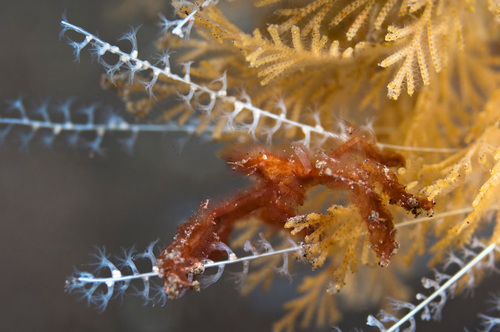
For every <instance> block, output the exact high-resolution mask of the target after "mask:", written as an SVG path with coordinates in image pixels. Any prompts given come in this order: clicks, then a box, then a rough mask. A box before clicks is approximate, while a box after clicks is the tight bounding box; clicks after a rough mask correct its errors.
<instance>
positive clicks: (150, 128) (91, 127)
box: [0, 118, 197, 133]
mask: <svg viewBox="0 0 500 332" xmlns="http://www.w3.org/2000/svg"><path fill="white" fill-rule="evenodd" d="M0 124H7V125H9V124H10V125H20V126H29V127H31V128H32V129H33V130H37V129H41V128H45V129H52V130H54V131H55V132H61V131H98V132H102V131H106V132H109V131H114V132H129V131H132V132H187V133H194V132H195V131H196V128H197V127H196V126H195V125H189V124H186V125H183V126H179V125H177V124H175V123H165V124H130V123H127V122H125V121H120V122H118V123H103V124H92V123H84V124H79V123H72V122H69V123H56V122H47V121H36V120H31V119H26V118H22V119H14V118H3V119H2V118H0Z"/></svg>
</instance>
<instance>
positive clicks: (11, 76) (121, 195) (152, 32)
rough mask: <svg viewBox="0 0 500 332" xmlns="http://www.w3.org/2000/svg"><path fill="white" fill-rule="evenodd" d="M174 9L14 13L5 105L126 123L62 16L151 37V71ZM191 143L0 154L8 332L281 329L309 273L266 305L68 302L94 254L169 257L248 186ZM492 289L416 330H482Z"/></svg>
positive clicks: (57, 4) (162, 140)
mask: <svg viewBox="0 0 500 332" xmlns="http://www.w3.org/2000/svg"><path fill="white" fill-rule="evenodd" d="M167 5H168V0H147V1H146V0H86V1H74V0H73V1H71V0H16V1H4V2H3V3H2V6H1V8H2V9H1V11H0V45H2V48H1V51H0V68H1V70H0V72H1V73H2V75H1V78H0V101H1V102H7V101H9V100H12V99H15V98H17V97H18V96H19V95H22V96H23V97H24V100H25V104H26V106H27V107H28V108H30V107H35V106H36V105H39V104H40V103H41V102H42V101H44V100H47V99H50V100H51V101H52V102H54V103H56V104H57V103H59V102H61V101H64V100H65V99H67V98H69V97H76V98H77V99H76V100H77V102H78V103H82V104H91V103H96V102H97V103H100V104H103V105H109V106H111V107H113V108H114V109H116V110H117V111H118V112H120V111H121V110H122V109H123V105H122V104H121V102H120V100H119V99H118V98H117V97H116V96H115V94H114V93H113V92H112V91H103V90H102V89H101V88H100V85H99V80H100V76H101V73H102V68H101V67H100V66H99V65H96V64H95V63H94V64H92V63H91V59H90V56H88V53H87V52H83V53H82V61H81V63H80V64H78V65H77V64H75V63H74V57H73V54H72V49H71V48H70V47H69V46H68V45H66V43H65V42H64V41H60V40H59V39H58V35H59V31H60V26H59V21H60V18H61V15H62V13H63V12H66V14H67V17H68V19H69V20H70V22H72V23H74V24H76V25H79V26H81V27H83V28H85V29H86V30H88V31H90V32H98V34H99V36H100V37H102V38H103V39H104V40H108V41H110V42H113V41H115V40H116V39H117V38H119V37H120V36H121V35H122V34H123V33H124V32H127V31H128V30H129V28H130V26H134V27H135V26H138V25H142V27H141V29H140V30H139V33H138V42H139V53H140V54H141V57H142V58H146V59H148V58H150V57H151V56H153V55H155V54H156V53H155V52H156V50H155V48H154V39H155V37H156V36H157V34H158V31H159V29H158V27H157V25H156V24H157V22H158V16H157V14H158V13H159V12H163V13H166V12H167V11H168V10H169V8H168V6H167ZM5 105H6V104H3V105H2V106H1V108H0V109H4V108H5V107H6V106H5ZM180 139H181V138H180V137H176V136H172V135H170V136H169V135H158V134H151V135H141V136H140V138H139V140H138V141H137V144H136V148H135V149H134V153H133V155H132V156H128V155H127V154H125V153H123V152H121V151H119V150H115V149H112V148H110V149H108V150H107V151H106V155H105V156H103V157H94V158H92V157H90V156H89V155H88V153H86V152H85V151H76V152H75V151H68V149H64V148H61V149H59V148H55V149H53V150H47V149H41V148H39V147H36V146H35V147H33V148H32V149H30V152H29V153H23V152H20V151H18V148H17V147H18V144H16V142H15V138H14V139H11V140H9V141H8V142H7V143H6V144H5V145H4V146H2V147H0V149H1V150H0V158H1V162H0V202H1V208H0V263H1V273H0V294H1V296H0V330H2V331H55V330H57V331H101V330H107V331H212V330H213V331H269V330H270V329H271V326H272V322H273V321H275V320H276V319H277V318H279V317H280V316H281V315H282V314H283V311H282V304H283V303H284V302H286V301H287V300H289V299H292V298H293V297H294V296H295V295H296V294H295V287H296V286H297V285H298V283H299V282H300V275H301V274H303V273H304V272H301V271H300V269H299V271H296V272H294V274H295V278H294V281H293V283H292V284H291V285H290V284H289V283H288V281H287V280H286V279H283V278H279V277H278V278H277V279H278V280H277V282H276V283H275V285H274V286H273V287H272V289H271V291H270V292H269V293H262V292H260V291H256V292H254V293H253V294H251V295H250V296H248V297H242V296H241V295H240V294H239V293H238V290H236V289H235V287H234V284H233V282H231V281H227V280H226V281H219V282H218V283H216V284H215V285H213V286H211V287H209V288H207V289H206V290H203V291H202V292H201V293H200V294H198V293H194V292H191V293H188V294H187V295H186V296H184V297H183V298H181V299H179V300H176V301H169V302H168V303H167V305H166V306H165V307H152V306H143V305H142V301H141V300H140V299H138V298H135V297H130V298H129V297H125V298H124V301H123V302H121V301H120V300H117V301H116V300H115V301H112V302H111V303H110V305H109V307H108V308H107V309H106V311H105V312H104V313H98V312H96V310H94V309H93V308H88V307H87V306H86V304H85V303H83V302H80V301H77V299H76V296H74V295H68V294H66V293H65V292H64V281H65V279H66V278H67V277H68V276H69V275H70V274H71V273H72V271H73V266H75V267H76V268H78V269H80V270H86V269H89V266H88V265H86V264H87V263H91V262H93V258H92V257H91V256H90V255H91V254H92V253H95V252H96V250H95V248H94V246H99V247H102V246H105V247H106V250H107V252H109V253H117V254H118V253H119V252H120V250H121V248H123V247H125V248H128V247H131V246H133V245H135V247H136V248H137V249H138V250H142V249H144V248H145V247H146V246H147V245H148V244H149V243H150V242H152V241H154V240H156V239H159V240H160V244H168V243H169V242H170V241H171V239H172V237H173V235H174V234H175V227H176V226H177V224H178V223H180V222H181V221H182V220H184V219H186V218H188V217H189V216H190V215H192V213H193V212H194V211H196V209H197V207H198V204H199V202H201V201H202V200H204V199H207V198H214V197H224V195H227V194H228V193H231V192H233V191H234V190H236V189H238V188H242V187H244V186H245V185H246V184H247V182H246V181H244V180H242V179H240V178H237V177H235V176H234V175H233V174H232V172H231V171H229V170H228V169H227V168H226V166H225V163H224V162H223V161H221V160H219V159H218V158H217V156H216V151H217V150H218V148H219V147H218V146H217V145H215V144H213V143H210V142H203V141H202V140H200V139H197V138H190V139H189V140H188V141H187V142H184V141H182V142H183V143H185V144H182V146H183V147H182V149H180V148H179V146H180V142H181V140H180ZM104 147H105V148H106V145H105V146H104ZM90 268H91V267H90ZM235 269H236V270H239V269H241V267H236V268H235ZM303 270H304V271H308V270H310V268H309V267H308V266H305V267H304V268H303ZM420 277H421V274H418V273H416V274H415V277H414V281H415V283H416V285H417V288H416V289H417V290H419V291H422V288H421V287H419V286H418V283H419V279H420ZM223 279H227V278H224V277H223ZM493 279H494V278H489V279H488V280H487V282H486V283H484V284H483V285H482V287H481V288H480V289H478V290H477V292H476V296H475V297H474V298H472V300H474V301H476V302H477V304H472V302H471V299H463V298H461V299H457V300H454V301H450V302H449V303H448V304H447V306H446V308H445V312H444V314H443V320H444V323H443V324H435V323H433V324H424V323H420V322H419V324H418V327H419V330H420V329H422V330H428V331H430V330H431V329H433V328H434V329H435V330H437V331H442V330H449V331H452V330H453V331H456V330H461V329H462V328H463V326H469V327H474V326H477V323H478V321H477V318H476V314H477V313H478V312H486V311H487V308H488V305H487V304H486V303H485V301H486V300H487V299H488V298H489V295H488V294H489V292H490V290H491V289H492V288H491V285H492V284H493V283H494V280H493ZM488 283H489V284H488ZM493 289H494V288H493ZM471 305H472V306H471ZM360 309H361V312H359V313H346V314H345V315H346V321H345V322H344V323H342V324H341V325H340V326H341V327H342V328H343V329H345V330H350V329H352V328H354V327H361V328H365V321H366V315H367V313H376V312H377V311H378V310H374V309H372V308H360ZM365 329H366V328H365ZM298 330H300V329H298ZM311 330H314V328H312V329H311ZM325 330H327V331H328V330H332V328H331V327H329V328H326V329H325Z"/></svg>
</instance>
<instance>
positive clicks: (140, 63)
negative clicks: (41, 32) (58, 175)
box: [61, 17, 457, 153]
mask: <svg viewBox="0 0 500 332" xmlns="http://www.w3.org/2000/svg"><path fill="white" fill-rule="evenodd" d="M186 19H187V17H186ZM61 25H62V26H63V27H64V30H73V31H75V32H77V33H80V34H82V35H84V36H85V41H84V43H85V46H86V45H87V44H89V43H93V44H95V45H96V46H98V48H99V52H100V55H102V54H104V53H106V52H109V53H112V54H115V55H117V56H119V58H120V60H119V61H120V62H121V63H122V64H126V63H128V62H132V63H133V66H132V67H133V68H137V69H138V70H148V69H149V70H152V71H153V73H154V75H155V76H157V75H163V76H165V77H167V78H169V79H171V80H173V81H176V82H179V83H182V84H186V85H188V86H189V87H190V89H191V91H193V92H194V93H196V94H203V93H206V94H208V95H209V96H210V97H211V98H213V99H214V98H217V99H219V100H220V101H222V102H223V103H228V104H232V105H234V112H236V113H239V112H240V111H242V110H244V109H246V110H249V111H250V112H252V114H253V117H254V120H255V119H259V118H261V117H266V118H270V119H273V120H274V121H276V123H280V124H284V125H288V126H292V127H296V128H300V130H301V131H302V133H303V135H304V137H305V138H309V137H310V135H311V133H315V134H317V135H320V136H322V137H327V138H333V139H336V140H342V141H345V140H346V139H347V137H346V136H345V135H342V134H336V133H332V132H330V131H327V130H325V129H324V128H323V127H322V126H321V125H315V126H311V125H307V124H303V123H301V122H298V121H293V120H291V119H288V118H286V116H284V114H283V113H281V114H274V113H272V112H270V111H266V110H263V109H261V108H259V107H256V106H254V105H253V104H252V103H251V102H250V101H245V102H243V101H241V100H238V99H237V98H236V97H234V96H228V95H227V93H226V91H225V90H219V91H215V90H212V89H210V88H208V87H206V86H202V85H199V84H196V83H194V82H192V81H191V78H190V76H189V75H185V76H184V77H183V76H179V75H176V74H174V73H172V72H171V71H170V68H165V69H162V68H159V67H157V66H154V65H152V64H151V63H149V62H148V61H144V60H141V59H139V58H138V57H137V52H132V53H130V54H129V53H126V52H124V51H122V50H121V49H120V48H119V47H117V46H113V45H111V44H109V43H107V42H105V41H103V40H101V39H100V38H98V37H96V36H94V35H93V34H91V33H89V32H88V31H86V30H84V29H82V28H80V27H78V26H76V25H74V24H71V23H69V22H67V21H65V20H62V21H61ZM82 48H83V46H82ZM235 115H237V114H235ZM378 145H379V146H380V147H384V148H389V149H396V150H410V151H420V152H435V153H453V152H456V151H457V150H456V149H446V148H443V149H441V148H426V147H405V146H398V145H392V144H381V143H379V144H378Z"/></svg>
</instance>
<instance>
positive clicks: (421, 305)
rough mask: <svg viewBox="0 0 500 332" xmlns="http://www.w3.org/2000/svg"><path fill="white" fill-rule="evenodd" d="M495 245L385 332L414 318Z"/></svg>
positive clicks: (482, 252)
mask: <svg viewBox="0 0 500 332" xmlns="http://www.w3.org/2000/svg"><path fill="white" fill-rule="evenodd" d="M495 248H496V244H490V245H489V246H487V247H486V248H485V249H484V250H483V251H481V252H480V253H479V254H478V255H477V256H476V257H474V259H473V260H471V261H470V262H469V263H467V265H465V266H464V267H463V268H461V269H460V271H458V272H457V273H456V274H455V275H454V276H453V277H451V278H450V279H448V281H446V282H445V283H444V284H443V285H442V286H441V287H439V288H438V289H437V290H436V291H435V292H434V293H432V294H431V295H430V296H429V297H428V298H426V299H425V300H424V301H422V302H420V303H419V304H418V305H417V306H416V307H415V308H414V309H413V310H411V311H410V312H409V313H408V314H406V316H404V317H403V318H401V319H400V320H399V321H398V322H397V323H396V324H394V325H392V326H391V327H389V328H388V329H387V332H394V331H396V330H398V329H399V327H400V326H401V325H403V324H404V323H406V322H407V321H408V320H409V319H410V318H412V317H413V316H415V315H416V314H417V313H418V312H419V311H420V310H422V309H423V308H425V306H427V305H428V304H429V303H430V302H432V300H434V299H435V298H436V297H438V296H439V294H441V293H442V292H444V291H445V290H446V289H447V288H449V287H450V286H451V285H453V284H454V283H455V282H457V281H458V280H459V279H460V278H461V277H462V276H463V275H464V274H466V273H467V272H468V271H469V270H470V269H471V268H472V267H473V266H474V265H476V264H477V263H479V262H480V261H481V260H482V259H483V258H485V257H486V256H487V255H489V254H490V253H491V252H492V251H493V250H495Z"/></svg>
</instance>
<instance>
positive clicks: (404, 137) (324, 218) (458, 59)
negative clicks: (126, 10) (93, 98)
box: [115, 0, 500, 331]
mask: <svg viewBox="0 0 500 332" xmlns="http://www.w3.org/2000/svg"><path fill="white" fill-rule="evenodd" d="M238 3H239V1H234V2H232V3H231V6H236V8H237V6H238ZM254 5H255V6H256V7H257V9H255V10H256V11H257V13H258V15H255V18H254V17H249V18H248V19H249V21H250V22H251V23H253V24H254V25H255V29H254V30H253V32H252V33H249V32H246V31H244V30H243V29H242V28H240V27H238V26H237V24H235V23H234V22H232V21H231V18H230V17H231V15H230V14H228V15H225V14H224V13H223V12H224V10H223V9H224V8H219V7H221V6H223V4H219V6H210V7H206V8H202V9H200V10H199V11H198V12H197V13H196V15H195V16H194V19H195V26H198V27H199V28H200V29H199V30H197V32H196V35H193V36H192V38H191V40H190V41H189V42H188V43H186V44H180V43H179V42H176V41H173V40H172V39H171V37H167V36H164V37H162V38H161V39H160V41H159V45H160V46H163V47H166V45H168V47H174V48H176V49H177V51H178V52H179V53H180V57H181V59H184V60H192V61H195V63H194V64H193V65H192V68H190V73H191V75H192V76H193V77H196V78H197V79H198V80H200V81H201V82H207V84H214V85H217V84H220V82H213V83H209V82H212V81H213V80H216V79H218V78H220V77H221V76H222V75H223V74H224V73H225V75H226V77H227V86H228V89H229V90H230V91H232V92H235V91H238V90H239V89H241V88H242V87H244V89H245V91H246V94H248V96H250V97H251V100H252V105H255V106H257V107H260V108H261V109H266V110H269V111H270V112H272V113H274V114H276V115H282V114H285V113H286V117H287V118H288V119H290V120H291V121H296V122H298V123H302V124H307V125H310V126H311V127H314V128H321V130H325V131H331V132H338V131H339V130H341V129H342V126H340V125H339V121H338V119H339V118H342V119H347V120H349V121H351V122H353V123H355V124H357V125H359V126H361V125H366V124H370V125H372V126H373V130H374V131H375V133H376V135H377V138H378V140H379V142H381V143H383V144H385V146H389V147H392V148H395V149H399V150H400V152H402V153H403V154H404V155H405V157H406V159H407V164H406V167H405V168H401V169H399V171H398V175H399V177H400V180H401V181H402V182H403V183H406V184H407V188H408V189H410V190H412V191H413V192H414V193H419V192H420V193H421V194H425V195H426V196H427V197H428V198H429V199H431V200H434V201H435V202H436V210H435V212H436V217H434V218H423V219H422V220H421V222H415V223H411V227H403V226H401V227H400V229H399V230H398V242H399V243H401V244H402V249H404V250H402V251H405V252H406V254H408V256H406V259H400V258H399V257H398V258H396V260H395V261H394V263H393V264H392V265H396V267H394V268H393V267H392V265H391V268H393V269H396V268H397V265H400V264H403V262H411V259H412V257H413V255H414V254H417V253H418V254H420V255H423V254H425V253H427V252H430V253H432V254H433V260H432V264H438V263H440V262H442V261H443V258H444V255H445V253H446V252H447V250H449V248H450V246H452V247H453V246H455V247H459V246H463V245H464V244H467V243H469V242H470V241H471V238H472V236H473V234H474V233H475V231H476V230H478V229H479V227H480V226H482V225H483V224H488V223H491V221H492V220H493V221H494V222H495V225H496V226H494V231H493V233H492V235H491V236H488V238H487V241H489V242H491V243H499V242H500V219H499V214H498V213H497V214H494V212H495V211H498V207H499V206H500V89H499V88H500V84H499V83H500V75H499V74H500V72H499V71H498V66H499V65H500V57H499V54H498V53H497V50H496V49H497V48H498V45H499V44H498V42H499V39H498V32H499V30H500V29H499V26H498V24H497V22H498V20H499V15H500V14H499V13H500V9H499V8H500V6H499V5H498V3H497V1H493V0H463V1H457V0H355V1H346V0H309V1H300V2H292V1H284V0H258V1H255V2H254ZM190 10H191V9H189V8H185V7H183V8H181V10H180V15H181V16H184V17H185V16H187V15H189V11H190ZM256 17H258V19H257V18H256ZM116 81H117V82H118V83H117V85H116V87H115V88H116V89H117V90H118V91H119V92H120V94H121V95H122V96H123V97H124V99H125V100H126V101H127V105H128V107H129V109H130V110H132V111H135V112H136V113H137V112H138V110H141V111H142V112H144V110H146V112H147V111H148V110H149V109H151V108H153V107H154V106H155V105H156V104H157V103H158V101H159V100H162V99H169V98H170V99H171V98H172V95H174V92H177V91H179V89H180V91H181V93H182V94H184V95H189V93H190V90H189V86H186V87H185V90H182V88H179V86H178V85H177V83H176V85H175V88H173V87H172V84H173V83H172V82H169V81H168V79H167V78H162V79H160V80H159V82H158V83H157V84H156V85H155V86H154V87H153V88H152V90H153V93H154V94H155V96H156V99H141V98H133V97H132V96H134V94H135V93H137V91H139V90H140V89H136V90H134V85H132V87H130V86H128V87H125V85H120V79H119V77H118V78H117V80H116ZM244 96H246V95H244ZM206 97H208V96H206ZM200 99H202V98H200ZM145 100H147V101H145ZM202 100H203V99H202ZM209 102H210V100H208V99H207V100H206V103H207V104H208V103H209ZM233 107H234V105H232V104H231V103H228V102H227V100H225V101H222V102H221V101H217V104H216V106H215V107H213V110H212V111H211V112H210V114H209V116H208V117H206V116H201V117H200V119H202V125H201V127H200V128H201V129H200V130H203V128H205V126H206V125H208V124H209V123H215V125H216V127H217V128H218V130H215V131H214V132H215V136H216V137H217V138H219V137H222V136H223V130H222V128H224V126H225V125H226V124H227V123H228V121H229V120H231V119H228V116H227V114H231V112H232V111H233V110H232V108H233ZM164 114H165V118H172V117H177V118H178V120H179V121H181V122H182V121H186V120H187V119H188V118H190V117H192V116H193V112H192V111H191V110H187V111H186V110H185V108H183V106H177V107H174V108H172V109H169V110H167V111H165V113H164ZM235 116H236V117H238V120H239V121H240V122H245V119H247V120H248V121H251V122H253V124H254V129H255V130H256V135H265V134H266V133H269V132H271V131H272V134H273V135H272V139H273V140H275V141H280V140H289V139H294V140H300V139H304V134H305V132H304V131H300V130H297V128H295V127H293V126H279V125H278V126H277V124H279V123H278V121H279V120H272V119H271V120H270V119H269V118H268V119H264V118H257V119H255V117H252V114H251V112H249V111H248V110H245V109H243V110H241V112H238V113H235ZM233 120H234V119H233ZM273 128H275V129H273ZM319 132H321V131H319ZM226 134H227V133H226ZM311 143H312V146H318V145H321V144H324V143H325V140H324V137H323V139H321V135H318V136H317V137H315V138H313V139H312V141H311ZM320 196H321V195H320ZM323 198H325V197H324V196H323ZM333 203H334V202H333V200H328V198H327V205H328V206H330V205H331V204H333ZM311 204H314V201H313V202H311ZM318 205H322V204H318ZM316 211H317V210H316ZM453 211H459V212H460V211H468V212H463V213H461V214H456V215H453V214H452V213H453ZM309 212H311V211H309ZM450 212H452V213H450ZM443 213H449V214H443ZM300 218H301V219H300ZM300 218H299V219H300V220H299V219H297V218H295V219H293V220H289V221H288V222H287V224H286V227H287V228H290V229H292V233H294V232H300V231H302V230H305V229H307V228H308V227H312V226H314V230H315V231H314V232H312V233H311V234H309V235H307V237H306V243H305V247H304V248H305V255H306V258H307V259H309V260H310V261H311V262H312V263H313V265H314V267H321V266H322V265H323V264H324V263H325V262H329V263H328V266H327V267H326V268H324V269H323V270H322V271H321V272H319V273H318V274H316V275H315V276H311V277H308V278H306V279H305V280H304V281H303V284H302V285H301V286H299V291H301V292H304V293H305V295H304V296H303V297H301V298H299V299H297V300H295V301H292V302H290V303H288V304H287V305H286V306H285V308H286V309H287V310H288V314H287V315H286V316H285V317H284V319H283V320H282V321H280V322H278V323H277V325H276V326H275V330H276V331H281V330H288V331H291V330H292V329H293V326H294V323H295V321H296V320H297V319H298V317H299V316H300V315H301V314H303V324H302V325H303V326H306V325H308V324H309V323H310V321H311V320H312V317H313V315H314V312H316V309H318V308H321V309H318V310H319V311H317V322H318V324H319V325H322V324H325V323H326V322H327V321H328V322H329V323H331V322H333V321H335V320H336V319H337V318H339V317H340V315H339V314H338V313H337V312H336V311H335V310H336V309H335V305H334V302H332V301H334V300H333V299H332V298H331V297H329V296H326V295H325V293H324V292H323V291H324V289H325V288H327V289H330V290H331V289H334V290H339V289H340V288H341V287H342V286H343V285H344V283H345V280H346V278H347V277H348V274H349V272H354V271H355V270H356V269H357V268H358V262H361V263H364V264H369V263H370V262H373V258H370V257H368V256H369V255H370V251H369V250H366V247H367V246H366V241H365V240H364V237H365V234H364V233H363V227H361V226H360V222H359V220H358V218H359V217H357V214H356V213H355V210H353V208H350V207H341V206H337V207H335V208H330V209H329V210H328V212H327V213H325V214H319V213H317V212H316V213H308V212H305V213H304V215H303V216H302V217H300ZM404 219H406V218H405V217H401V216H400V217H399V218H396V222H395V223H396V228H398V223H401V225H403V224H404V225H406V223H402V221H403V220H404ZM318 225H320V226H318ZM408 225H410V224H408ZM433 236H435V237H436V238H437V241H436V243H432V242H431V238H432V237H433ZM364 278H367V277H366V276H364ZM257 279H258V280H261V279H262V278H257ZM257 279H256V280H257ZM385 279H386V280H393V279H389V278H385ZM332 280H333V284H330V286H328V285H329V283H331V282H332ZM353 283H355V281H353ZM322 292H323V293H322ZM384 295H388V294H387V293H386V294H384ZM318 301H319V302H318ZM326 317H328V319H326Z"/></svg>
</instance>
